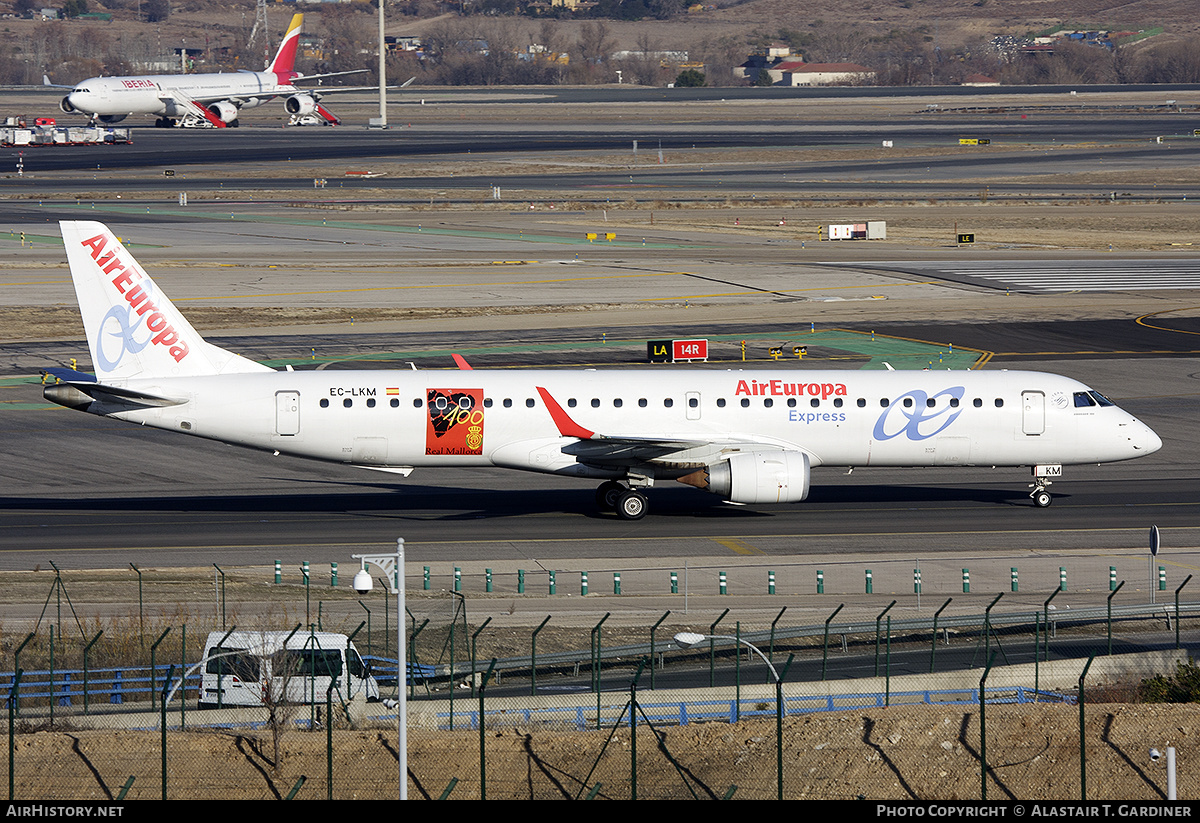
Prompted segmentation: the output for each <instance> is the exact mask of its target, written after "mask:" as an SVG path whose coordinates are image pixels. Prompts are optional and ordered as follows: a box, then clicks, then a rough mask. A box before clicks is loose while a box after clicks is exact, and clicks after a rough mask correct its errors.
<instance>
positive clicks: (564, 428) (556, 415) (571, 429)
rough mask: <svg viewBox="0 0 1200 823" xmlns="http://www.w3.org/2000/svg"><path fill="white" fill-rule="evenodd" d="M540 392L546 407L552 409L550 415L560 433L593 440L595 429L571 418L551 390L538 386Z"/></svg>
mask: <svg viewBox="0 0 1200 823" xmlns="http://www.w3.org/2000/svg"><path fill="white" fill-rule="evenodd" d="M537 390H538V394H540V395H541V396H542V402H543V403H545V404H546V408H547V409H549V410H550V417H551V419H552V420H554V425H555V426H558V433H559V434H561V435H562V436H563V437H578V438H580V439H581V440H591V439H592V438H594V437H595V436H596V433H595V432H593V431H588V430H587V429H585V428H584V427H583V426H581V425H579V424H578V423H576V422H575V421H574V420H572V419H571V416H570V415H569V414H567V413H566V412H565V411H563V407H562V406H560V405H558V401H557V400H555V399H554V398H553V397H551V396H550V392H548V391H546V390H545V389H543V388H542V387H541V386H538V387H537Z"/></svg>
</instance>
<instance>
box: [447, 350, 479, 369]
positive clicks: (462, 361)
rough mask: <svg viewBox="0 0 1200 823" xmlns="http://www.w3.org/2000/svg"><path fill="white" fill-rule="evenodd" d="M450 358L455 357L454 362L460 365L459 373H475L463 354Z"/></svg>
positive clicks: (453, 355)
mask: <svg viewBox="0 0 1200 823" xmlns="http://www.w3.org/2000/svg"><path fill="white" fill-rule="evenodd" d="M450 356H451V357H453V358H454V362H455V363H456V364H458V368H459V371H475V370H474V369H472V368H471V364H470V363H468V362H467V358H465V357H463V356H462V355H461V354H452V355H450Z"/></svg>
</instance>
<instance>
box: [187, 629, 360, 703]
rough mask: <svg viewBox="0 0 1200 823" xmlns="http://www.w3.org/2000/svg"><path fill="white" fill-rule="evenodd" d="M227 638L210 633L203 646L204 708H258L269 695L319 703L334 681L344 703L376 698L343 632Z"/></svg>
mask: <svg viewBox="0 0 1200 823" xmlns="http://www.w3.org/2000/svg"><path fill="white" fill-rule="evenodd" d="M225 635H226V633H225V632H210V633H209V635H208V641H207V642H206V643H205V644H204V668H203V672H204V674H203V676H202V678H201V687H200V708H202V709H207V708H215V707H217V706H262V705H264V702H265V701H264V698H265V697H267V696H268V695H274V696H275V697H276V698H277V699H278V700H279V701H280V702H285V703H308V702H309V701H313V702H317V703H323V702H324V701H325V692H326V691H327V690H328V689H329V685H330V683H331V682H333V681H335V680H336V681H337V693H338V694H339V695H341V699H342V700H344V701H350V700H353V699H354V698H355V697H358V696H360V695H364V696H365V697H366V699H367V700H370V701H377V700H379V683H377V682H376V681H375V678H374V677H372V676H371V673H370V671H368V669H367V667H366V665H365V664H364V663H363V661H362V658H361V657H359V655H358V649H356V648H355V647H354V644H353V643H352V642H350V638H348V637H347V636H346V635H344V634H336V633H334V632H313V631H297V632H295V633H292V632H253V631H235V632H233V633H232V634H229V636H228V637H226V636H225ZM285 642H286V644H287V647H286V648H284V643H285Z"/></svg>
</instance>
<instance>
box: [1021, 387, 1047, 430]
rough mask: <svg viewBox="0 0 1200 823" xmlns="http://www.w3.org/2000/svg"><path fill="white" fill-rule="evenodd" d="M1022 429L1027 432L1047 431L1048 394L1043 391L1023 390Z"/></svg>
mask: <svg viewBox="0 0 1200 823" xmlns="http://www.w3.org/2000/svg"><path fill="white" fill-rule="evenodd" d="M1021 431H1023V432H1025V434H1041V433H1043V432H1044V431H1046V395H1045V394H1043V393H1042V392H1040V391H1024V392H1021Z"/></svg>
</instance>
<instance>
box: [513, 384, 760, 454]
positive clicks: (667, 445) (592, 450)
mask: <svg viewBox="0 0 1200 823" xmlns="http://www.w3.org/2000/svg"><path fill="white" fill-rule="evenodd" d="M537 391H538V394H539V395H540V396H541V398H542V402H543V403H545V404H546V408H547V410H549V412H550V417H551V419H553V420H554V425H555V426H557V427H558V433H559V434H560V435H562V436H563V437H574V438H577V439H578V442H576V443H571V444H569V445H567V446H564V447H563V448H562V452H563V454H569V455H571V456H572V457H575V458H576V459H578V460H579V461H580V462H583V463H589V464H592V465H597V466H631V465H635V464H637V463H645V462H650V461H654V460H659V461H661V459H662V458H664V457H667V456H672V455H673V456H674V459H673V460H670V461H665V462H668V463H672V464H676V465H677V466H679V467H684V466H690V467H695V466H700V465H704V464H705V463H707V462H709V461H711V460H713V459H719V457H720V455H722V454H729V453H736V452H745V451H758V450H760V449H778V448H779V445H778V444H767V443H757V442H753V441H747V440H738V439H735V438H724V439H711V440H695V439H689V438H674V437H623V436H622V437H612V436H610V435H604V434H598V433H596V432H594V431H591V430H590V429H586V428H584V427H583V426H581V425H579V424H578V423H576V422H575V421H574V420H572V419H571V416H570V415H569V414H567V412H566V411H565V410H564V409H563V407H562V406H560V405H559V403H558V401H557V400H555V399H554V397H553V396H552V395H551V394H550V392H548V391H547V390H546V389H544V388H542V387H541V386H538V387H537Z"/></svg>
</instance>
